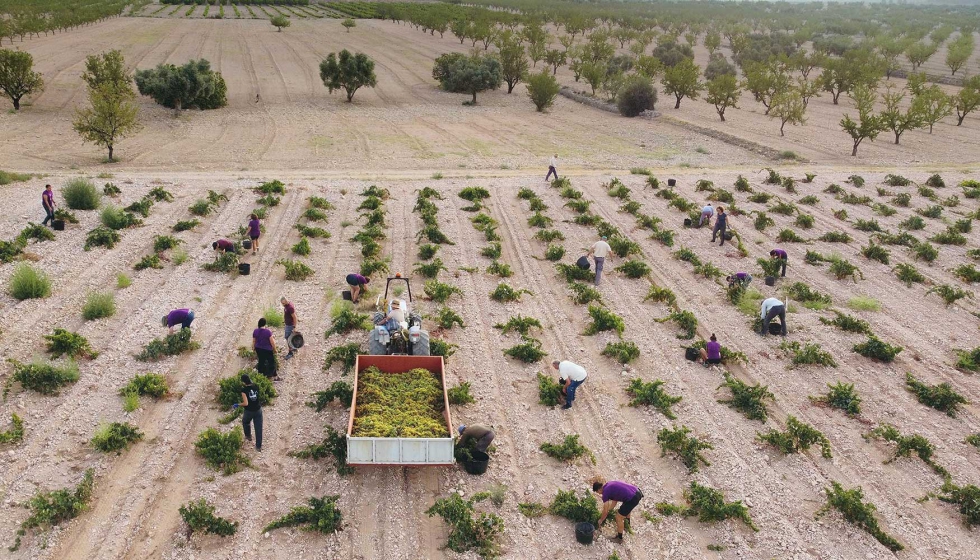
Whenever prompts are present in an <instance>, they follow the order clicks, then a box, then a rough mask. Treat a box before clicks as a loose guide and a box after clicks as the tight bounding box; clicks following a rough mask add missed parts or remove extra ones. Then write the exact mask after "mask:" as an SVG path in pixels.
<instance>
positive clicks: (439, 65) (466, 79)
mask: <svg viewBox="0 0 980 560" xmlns="http://www.w3.org/2000/svg"><path fill="white" fill-rule="evenodd" d="M432 77H433V78H435V79H436V80H437V81H438V82H439V84H440V85H441V86H442V89H444V90H446V91H448V92H451V93H469V94H472V95H473V101H472V103H473V104H476V94H477V93H479V92H481V91H487V90H494V89H497V88H499V87H500V86H501V84H502V83H503V81H504V79H503V74H502V71H501V67H500V61H499V60H497V59H496V58H494V57H491V56H480V55H476V54H474V55H470V56H467V55H465V54H462V53H448V54H444V55H441V56H440V57H439V58H437V59H436V63H435V66H433V68H432Z"/></svg>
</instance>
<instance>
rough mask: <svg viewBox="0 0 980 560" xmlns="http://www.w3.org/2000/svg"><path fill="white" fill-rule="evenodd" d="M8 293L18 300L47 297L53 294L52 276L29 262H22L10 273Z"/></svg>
mask: <svg viewBox="0 0 980 560" xmlns="http://www.w3.org/2000/svg"><path fill="white" fill-rule="evenodd" d="M7 293H8V294H10V296H11V297H13V298H14V299H16V300H18V301H24V300H25V299H42V298H46V297H48V296H50V295H51V278H49V277H48V275H47V274H46V273H44V272H43V271H41V270H38V269H36V268H34V267H33V266H31V265H29V264H27V263H20V264H18V265H17V267H16V268H14V271H13V272H12V273H11V274H10V280H8V281H7Z"/></svg>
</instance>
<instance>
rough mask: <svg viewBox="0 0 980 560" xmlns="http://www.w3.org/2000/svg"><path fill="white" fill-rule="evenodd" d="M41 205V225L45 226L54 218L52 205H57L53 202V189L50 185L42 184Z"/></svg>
mask: <svg viewBox="0 0 980 560" xmlns="http://www.w3.org/2000/svg"><path fill="white" fill-rule="evenodd" d="M41 206H44V213H45V216H44V221H43V222H41V225H42V226H46V225H48V222H49V221H51V220H54V207H55V206H57V205H56V204H55V203H54V191H52V190H51V185H44V192H42V193H41Z"/></svg>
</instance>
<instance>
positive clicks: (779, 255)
mask: <svg viewBox="0 0 980 560" xmlns="http://www.w3.org/2000/svg"><path fill="white" fill-rule="evenodd" d="M769 256H770V257H772V258H774V259H779V260H781V261H783V273H782V274H781V275H780V276H782V277H786V263H787V262H789V255H788V254H787V253H786V251H783V250H782V249H773V250H772V251H769Z"/></svg>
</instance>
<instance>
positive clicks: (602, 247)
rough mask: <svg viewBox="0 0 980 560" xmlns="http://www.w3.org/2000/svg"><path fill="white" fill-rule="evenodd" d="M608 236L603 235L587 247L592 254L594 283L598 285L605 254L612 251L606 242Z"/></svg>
mask: <svg viewBox="0 0 980 560" xmlns="http://www.w3.org/2000/svg"><path fill="white" fill-rule="evenodd" d="M607 239H608V238H607V237H606V236H605V235H603V236H602V239H600V240H599V241H596V242H595V243H593V244H592V247H590V248H589V254H590V255H592V260H594V261H595V285H596V286H598V285H599V280H601V279H602V263H604V262H605V261H606V256H608V255H609V253H610V252H611V251H612V247H610V246H609V243H607V242H606V240H607Z"/></svg>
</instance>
